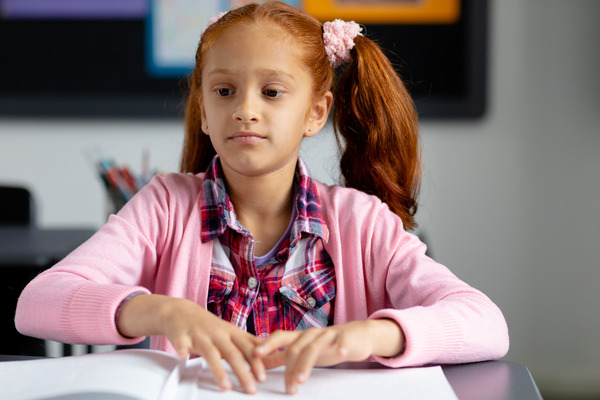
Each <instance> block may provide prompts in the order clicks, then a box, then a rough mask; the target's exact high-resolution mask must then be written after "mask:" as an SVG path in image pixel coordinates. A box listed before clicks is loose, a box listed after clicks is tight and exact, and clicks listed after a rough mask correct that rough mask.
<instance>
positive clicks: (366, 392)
mask: <svg viewBox="0 0 600 400" xmlns="http://www.w3.org/2000/svg"><path fill="white" fill-rule="evenodd" d="M204 364H205V363H204V360H203V359H193V360H189V361H188V362H187V365H186V367H185V369H184V370H183V371H182V375H181V382H180V387H179V390H180V392H178V398H181V399H190V400H191V399H194V400H201V399H202V400H204V399H220V400H235V399H240V400H241V399H245V400H248V399H249V397H248V395H247V394H244V393H243V392H242V388H241V386H240V385H239V383H238V381H237V379H236V378H235V376H234V375H233V373H232V372H231V368H230V367H229V366H228V365H227V364H224V366H225V369H226V370H227V371H228V372H229V373H230V379H231V382H232V383H233V387H234V388H233V390H231V391H229V392H225V393H224V392H221V391H220V390H219V388H218V386H217V385H216V384H215V383H214V382H213V379H212V376H211V374H210V371H209V370H208V368H207V367H205V366H204ZM284 373H285V370H284V368H283V367H280V368H276V369H273V370H270V371H267V380H266V382H264V383H259V384H258V393H257V395H256V396H258V397H257V398H260V399H261V400H262V399H275V398H277V399H284V398H287V399H293V400H317V399H327V400H331V399H345V400H346V399H360V400H364V399H376V400H386V399H402V400H426V399H435V400H457V397H456V394H455V393H454V391H453V390H452V387H451V386H450V384H449V383H448V380H447V379H446V376H445V375H444V373H443V371H442V368H441V367H439V366H435V367H424V368H397V369H392V368H386V367H383V366H380V365H378V364H375V363H345V364H343V365H341V366H337V367H334V368H314V369H313V370H312V373H311V376H310V378H309V379H308V380H307V382H306V383H304V384H303V385H300V386H299V389H298V393H297V394H296V395H293V396H289V395H287V394H286V393H285V383H284Z"/></svg>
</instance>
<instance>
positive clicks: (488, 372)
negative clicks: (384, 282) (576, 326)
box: [0, 355, 542, 400]
mask: <svg viewBox="0 0 600 400" xmlns="http://www.w3.org/2000/svg"><path fill="white" fill-rule="evenodd" d="M36 358H40V357H28V356H7V355H0V361H17V360H28V359H36ZM366 364H367V363H356V365H357V367H360V368H364V367H365V365H366ZM346 365H347V364H346ZM370 365H371V367H370V368H381V366H379V365H378V364H375V363H370ZM442 370H443V371H444V375H445V376H446V379H448V382H449V383H450V386H452V389H453V390H454V393H456V396H457V397H458V398H459V400H541V399H542V397H541V395H540V393H539V391H538V389H537V386H536V384H535V382H534V380H533V378H532V377H531V374H530V373H529V371H528V370H527V368H526V367H525V366H524V365H522V364H519V363H516V362H512V361H485V362H480V363H472V364H458V365H444V366H442Z"/></svg>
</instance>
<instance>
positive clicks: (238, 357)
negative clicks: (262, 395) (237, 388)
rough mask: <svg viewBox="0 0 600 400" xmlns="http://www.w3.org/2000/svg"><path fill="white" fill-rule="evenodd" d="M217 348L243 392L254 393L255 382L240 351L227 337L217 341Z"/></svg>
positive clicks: (255, 388)
mask: <svg viewBox="0 0 600 400" xmlns="http://www.w3.org/2000/svg"><path fill="white" fill-rule="evenodd" d="M217 346H218V347H219V349H220V352H221V354H222V355H223V358H224V359H225V360H226V361H227V362H228V363H229V366H230V367H231V369H232V370H233V373H234V374H235V376H236V377H237V378H238V381H239V382H240V385H242V388H243V389H244V392H246V393H248V394H253V393H256V392H257V387H256V382H255V381H254V376H253V374H252V371H251V370H250V369H249V368H248V363H247V361H246V357H244V354H243V353H242V351H241V350H240V349H239V348H238V347H237V346H235V345H234V343H233V342H232V341H231V338H229V337H227V338H223V339H219V341H218V343H217Z"/></svg>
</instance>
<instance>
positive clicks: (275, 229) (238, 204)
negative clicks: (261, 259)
mask: <svg viewBox="0 0 600 400" xmlns="http://www.w3.org/2000/svg"><path fill="white" fill-rule="evenodd" d="M224 173H225V179H226V181H227V191H228V194H229V198H230V199H231V202H232V204H233V207H234V208H235V212H236V215H237V218H238V220H239V222H240V223H241V224H242V225H243V226H244V227H245V228H246V229H247V230H248V231H250V233H251V234H252V236H253V237H254V240H255V244H256V248H255V255H256V256H261V255H264V254H266V253H268V252H269V251H270V250H271V249H272V248H273V246H275V244H277V242H278V241H279V239H280V238H281V236H282V235H283V234H284V233H285V231H286V229H287V227H288V225H289V223H290V219H291V216H292V211H293V184H294V173H295V164H294V165H293V168H284V169H282V170H278V171H276V172H273V173H271V174H269V175H260V176H255V177H248V176H241V175H239V174H236V173H235V172H233V171H226V170H225V168H224Z"/></svg>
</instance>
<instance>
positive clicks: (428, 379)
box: [0, 350, 456, 400]
mask: <svg viewBox="0 0 600 400" xmlns="http://www.w3.org/2000/svg"><path fill="white" fill-rule="evenodd" d="M345 366H346V368H340V367H336V368H315V369H314V370H313V371H312V373H311V377H310V378H309V380H308V381H307V382H306V383H305V384H303V385H301V386H300V387H299V391H298V394H297V395H295V396H289V395H286V394H285V387H284V379H283V374H284V369H283V367H281V368H277V369H273V370H270V371H267V381H266V382H265V383H259V384H258V394H257V395H256V396H257V397H255V398H258V399H264V398H274V397H277V398H284V397H285V398H288V399H298V400H300V399H311V400H315V399H321V398H323V399H328V400H330V399H335V398H343V399H391V398H398V399H403V400H410V399H420V400H422V399H436V400H443V399H456V395H455V394H454V392H453V391H452V388H451V387H450V384H449V383H448V381H447V380H446V377H445V376H444V374H443V372H442V369H441V367H427V368H402V369H389V368H384V367H380V366H376V365H374V364H371V363H355V364H345ZM373 366H375V368H373ZM227 368H228V370H229V371H230V372H231V369H229V367H227ZM231 380H232V382H234V389H233V390H231V391H229V392H221V391H220V390H219V388H218V387H217V386H216V385H215V384H214V383H213V380H212V376H211V374H210V371H209V370H208V367H207V366H206V364H205V362H204V360H203V359H202V358H196V359H191V360H181V359H179V358H177V357H176V356H174V355H172V354H169V353H165V352H160V351H155V350H119V351H113V352H108V353H96V354H86V355H81V356H71V357H62V358H47V359H39V360H30V361H7V362H2V363H0V398H1V399H11V400H25V399H27V400H30V399H31V400H32V399H36V400H100V399H102V400H150V399H153V400H179V399H186V400H192V399H221V400H229V399H245V400H248V399H249V398H250V397H249V396H248V395H246V394H244V393H242V391H241V387H240V386H236V383H237V380H236V379H235V377H233V376H232V379H231Z"/></svg>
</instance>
